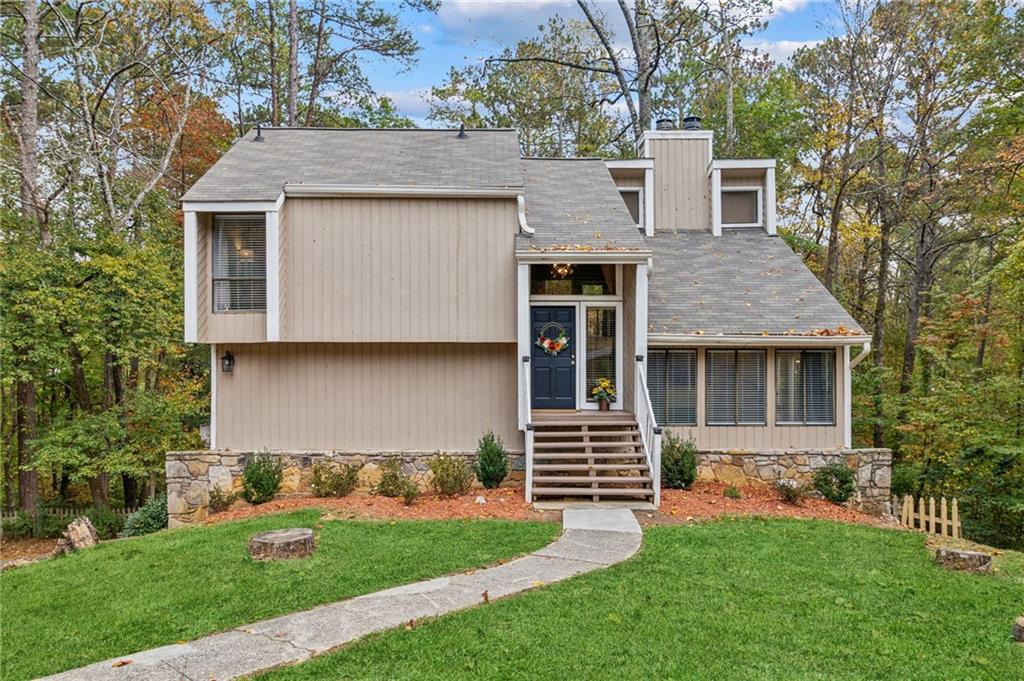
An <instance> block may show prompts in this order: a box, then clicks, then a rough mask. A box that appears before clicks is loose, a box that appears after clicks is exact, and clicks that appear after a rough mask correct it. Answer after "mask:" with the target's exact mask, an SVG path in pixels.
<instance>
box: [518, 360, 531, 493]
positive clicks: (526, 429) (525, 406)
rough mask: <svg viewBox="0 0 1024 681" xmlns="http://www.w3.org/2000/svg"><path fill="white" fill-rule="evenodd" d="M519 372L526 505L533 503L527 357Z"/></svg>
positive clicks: (528, 362)
mask: <svg viewBox="0 0 1024 681" xmlns="http://www.w3.org/2000/svg"><path fill="white" fill-rule="evenodd" d="M521 371H522V380H521V381H519V385H521V386H522V390H523V394H522V395H520V397H519V408H520V409H521V410H522V411H521V412H520V414H519V427H520V428H521V429H522V431H523V435H524V437H523V439H524V440H525V447H526V503H528V504H529V503H533V424H532V423H530V419H531V418H532V412H533V407H532V405H531V404H530V394H531V392H532V390H531V388H530V357H529V355H524V356H523V361H522V367H521Z"/></svg>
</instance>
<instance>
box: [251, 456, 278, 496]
mask: <svg viewBox="0 0 1024 681" xmlns="http://www.w3.org/2000/svg"><path fill="white" fill-rule="evenodd" d="M282 471H283V466H282V465H281V460H280V459H275V458H274V457H272V456H271V455H270V453H269V452H261V453H259V454H257V455H256V456H255V457H253V458H252V460H250V461H249V463H247V464H246V465H245V471H243V473H242V498H243V499H245V500H246V501H248V502H249V503H250V504H263V503H266V502H268V501H270V500H271V499H273V498H274V495H275V494H277V489H278V488H279V487H280V486H281V477H282V475H283V473H282Z"/></svg>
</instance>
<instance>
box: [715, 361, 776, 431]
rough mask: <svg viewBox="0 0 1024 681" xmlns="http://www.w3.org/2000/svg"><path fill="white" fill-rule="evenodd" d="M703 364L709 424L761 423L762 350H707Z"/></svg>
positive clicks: (762, 412) (762, 419)
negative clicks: (704, 365)
mask: <svg viewBox="0 0 1024 681" xmlns="http://www.w3.org/2000/svg"><path fill="white" fill-rule="evenodd" d="M705 364H706V367H705V372H704V373H705V376H706V389H707V396H706V401H707V423H708V425H709V426H735V425H741V426H743V425H758V426H761V425H764V423H765V400H766V395H765V391H766V388H765V352H764V350H708V351H707V356H706V361H705Z"/></svg>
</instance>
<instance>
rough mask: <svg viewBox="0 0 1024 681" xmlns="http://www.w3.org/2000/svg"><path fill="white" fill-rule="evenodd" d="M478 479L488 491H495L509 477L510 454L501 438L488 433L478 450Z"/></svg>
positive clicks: (481, 440)
mask: <svg viewBox="0 0 1024 681" xmlns="http://www.w3.org/2000/svg"><path fill="white" fill-rule="evenodd" d="M474 468H475V472H476V479H477V480H479V481H480V484H482V485H483V486H484V487H486V488H487V489H495V488H496V487H498V485H500V484H501V482H502V480H504V479H505V478H506V477H507V476H508V453H507V452H506V451H505V445H504V443H503V442H502V441H501V438H500V437H498V436H496V435H495V434H494V433H493V432H491V431H487V432H486V433H484V436H483V437H482V438H480V444H479V445H477V448H476V466H475V467H474Z"/></svg>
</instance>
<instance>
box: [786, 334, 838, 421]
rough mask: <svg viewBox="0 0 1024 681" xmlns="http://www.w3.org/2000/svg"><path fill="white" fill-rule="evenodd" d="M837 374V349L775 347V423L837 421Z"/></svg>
mask: <svg viewBox="0 0 1024 681" xmlns="http://www.w3.org/2000/svg"><path fill="white" fill-rule="evenodd" d="M835 376H836V353H835V351H834V350H776V351H775V423H777V424H779V425H794V424H797V425H804V424H806V425H829V426H830V425H833V424H835V419H836V407H835V398H836V381H835Z"/></svg>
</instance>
